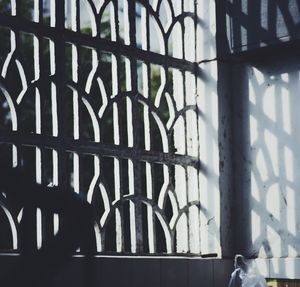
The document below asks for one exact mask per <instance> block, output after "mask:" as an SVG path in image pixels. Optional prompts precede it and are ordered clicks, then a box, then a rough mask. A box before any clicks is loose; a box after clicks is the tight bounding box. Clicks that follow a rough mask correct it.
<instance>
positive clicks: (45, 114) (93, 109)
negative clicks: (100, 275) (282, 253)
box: [0, 0, 201, 254]
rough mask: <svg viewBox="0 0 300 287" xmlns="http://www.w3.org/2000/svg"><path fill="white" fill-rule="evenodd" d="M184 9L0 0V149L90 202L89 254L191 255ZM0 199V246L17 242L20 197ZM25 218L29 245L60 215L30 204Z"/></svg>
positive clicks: (190, 18) (194, 160)
mask: <svg viewBox="0 0 300 287" xmlns="http://www.w3.org/2000/svg"><path fill="white" fill-rule="evenodd" d="M196 11H197V3H196V1H191V0H151V1H150V0H149V1H148V0H147V1H146V0H130V1H129V0H122V1H121V0H109V1H108V0H65V1H63V0H48V1H42V0H22V1H18V0H11V1H5V0H2V1H1V3H0V13H1V14H0V72H1V76H0V101H1V102H0V109H1V112H0V124H1V126H0V141H1V147H0V148H1V151H0V152H1V153H9V154H11V160H12V165H14V166H16V165H18V164H19V163H20V162H21V161H27V162H29V163H31V166H32V174H33V176H35V180H36V182H37V183H40V184H43V185H49V184H50V185H54V186H57V185H58V186H60V187H61V188H62V190H69V189H71V190H72V191H73V192H76V193H80V194H81V195H82V196H83V197H84V198H85V199H86V200H87V201H88V202H90V203H91V204H92V205H93V207H94V209H95V211H96V213H97V218H98V222H97V224H98V228H96V229H95V234H96V240H97V249H98V252H103V253H109V252H117V253H125V252H126V253H138V254H151V253H170V254H175V253H196V254H199V253H201V250H200V202H199V199H200V195H199V187H198V186H199V175H198V173H199V168H200V164H199V144H198V142H199V139H198V138H199V135H198V111H197V106H196V100H197V96H196V91H197V77H198V76H199V75H200V69H199V67H198V65H197V63H196V29H198V26H199V25H200V24H201V23H200V22H201V21H200V20H199V19H198V17H197V12H196ZM24 192H26V190H24ZM0 202H1V207H2V209H1V208H0V216H1V224H0V225H1V242H0V244H2V246H0V248H1V249H6V250H9V249H13V250H17V249H18V248H19V242H18V230H19V223H20V220H21V218H22V207H18V206H15V205H14V202H13V201H10V199H9V197H8V196H6V194H5V191H4V192H3V193H2V195H1V200H0ZM32 226H33V227H32V230H31V232H32V239H35V240H33V242H34V244H35V246H36V247H40V246H41V245H42V244H43V243H44V242H46V241H47V238H48V237H50V236H52V235H53V234H55V233H56V232H57V230H58V229H59V226H60V218H59V216H57V215H55V214H54V215H53V214H46V213H44V212H43V210H37V211H36V212H35V213H34V215H33V217H32ZM2 234H5V237H3V235H2Z"/></svg>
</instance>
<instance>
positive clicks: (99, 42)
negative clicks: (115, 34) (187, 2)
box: [0, 15, 203, 76]
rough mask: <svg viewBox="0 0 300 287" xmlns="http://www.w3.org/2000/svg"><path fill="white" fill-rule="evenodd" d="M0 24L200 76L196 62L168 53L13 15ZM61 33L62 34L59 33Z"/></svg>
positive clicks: (4, 17)
mask: <svg viewBox="0 0 300 287" xmlns="http://www.w3.org/2000/svg"><path fill="white" fill-rule="evenodd" d="M0 26H3V27H8V28H10V29H12V30H19V31H23V32H25V33H32V34H35V35H37V36H40V37H46V38H51V39H53V40H54V41H56V39H57V38H58V37H59V39H61V37H62V36H63V39H64V40H65V42H71V43H74V44H76V45H78V44H79V45H83V46H87V47H91V48H95V49H97V50H102V51H106V52H111V53H114V54H119V55H123V56H125V57H128V58H134V59H137V60H140V61H143V62H145V63H152V64H157V65H161V66H166V67H171V68H175V69H178V70H181V71H189V72H191V73H193V74H196V75H198V76H201V75H202V74H203V72H202V70H201V68H200V67H199V66H198V64H197V63H196V62H190V61H187V60H184V59H179V58H174V57H172V56H169V55H162V54H158V53H154V52H151V51H145V50H141V49H139V48H137V47H135V46H130V45H125V44H123V43H121V42H113V41H108V40H105V39H101V38H96V37H92V36H90V35H86V34H82V33H78V32H74V31H71V30H68V29H64V30H63V31H61V30H59V29H58V28H56V27H49V26H46V25H41V24H40V23H35V22H32V21H29V20H26V19H20V18H17V17H13V16H6V15H0ZM61 33H63V35H61Z"/></svg>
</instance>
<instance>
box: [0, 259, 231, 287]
mask: <svg viewBox="0 0 300 287" xmlns="http://www.w3.org/2000/svg"><path fill="white" fill-rule="evenodd" d="M18 261H19V257H18V256H15V255H14V256H13V255H0V278H1V277H2V275H4V274H5V273H7V272H9V270H13V269H14V268H16V266H17V264H18ZM28 264H30V262H29V263H28ZM232 270H233V264H232V261H231V260H227V259H202V258H201V259H200V258H186V257H174V258H172V257H108V256H96V257H93V258H92V259H91V260H88V259H87V258H84V257H82V256H74V257H72V258H70V260H69V261H68V262H67V263H65V264H63V265H62V266H60V267H59V268H55V271H51V272H48V273H47V274H48V275H47V277H45V278H43V280H45V282H47V284H48V285H47V286H51V287H65V286H72V287H93V286H95V287H96V286H97V287H99V286H103V287H120V286H123V287H127V286H128V287H141V286H143V287H177V286H178V287H201V286H203V287H224V286H227V284H228V282H229V278H230V274H231V272H232ZM41 284H43V282H41ZM41 286H43V285H41ZM1 287H2V285H1ZM3 287H6V286H3Z"/></svg>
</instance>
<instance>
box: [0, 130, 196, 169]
mask: <svg viewBox="0 0 300 287" xmlns="http://www.w3.org/2000/svg"><path fill="white" fill-rule="evenodd" d="M0 143H9V144H17V145H23V146H35V147H41V148H49V149H55V150H56V149H59V148H60V149H61V148H63V149H64V150H65V151H70V152H76V153H79V154H80V153H84V154H95V155H100V156H108V157H116V158H123V159H131V160H136V161H142V162H149V163H160V164H166V165H181V166H193V167H195V168H197V169H199V168H200V161H199V159H198V158H197V157H193V156H189V155H179V154H172V153H164V152H157V151H146V150H141V149H137V148H130V147H124V146H118V145H113V144H111V145H108V144H103V143H98V142H87V141H80V140H72V139H67V138H62V137H60V138H58V137H51V136H45V135H39V134H30V135H28V134H24V133H22V132H19V131H17V132H10V133H7V132H1V133H0Z"/></svg>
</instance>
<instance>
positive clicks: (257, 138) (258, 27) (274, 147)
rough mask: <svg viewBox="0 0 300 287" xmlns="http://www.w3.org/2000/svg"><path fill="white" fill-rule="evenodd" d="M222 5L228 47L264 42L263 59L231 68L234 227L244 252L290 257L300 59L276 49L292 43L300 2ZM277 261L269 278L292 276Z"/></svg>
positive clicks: (298, 161)
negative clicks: (229, 45) (227, 27)
mask: <svg viewBox="0 0 300 287" xmlns="http://www.w3.org/2000/svg"><path fill="white" fill-rule="evenodd" d="M227 8H228V10H227V13H228V14H227V15H228V16H229V18H230V41H231V48H232V49H233V51H234V52H244V51H250V50H251V49H253V48H260V47H265V46H267V47H268V50H267V51H268V52H267V53H268V54H269V55H266V54H264V56H265V55H266V57H264V59H263V61H262V57H261V54H260V51H259V49H256V50H255V52H254V53H253V54H252V56H253V57H254V58H253V59H255V60H256V61H255V64H254V65H253V66H250V65H249V66H246V65H245V66H243V65H241V66H243V68H242V69H243V70H242V71H243V74H240V75H239V73H238V72H237V69H239V71H241V70H240V69H241V66H239V68H237V69H235V70H236V72H235V74H234V75H236V76H237V77H234V83H233V93H234V112H235V116H234V117H235V118H234V120H235V123H234V129H235V130H234V133H235V148H234V160H235V168H236V170H237V172H236V178H235V179H234V181H235V182H234V183H235V188H236V190H237V194H236V196H237V197H236V198H237V202H238V205H239V206H238V207H237V211H238V212H240V214H239V215H240V219H238V220H237V222H238V223H237V224H238V227H237V232H238V233H240V234H242V237H241V238H242V240H244V243H241V244H240V247H239V248H240V249H241V250H242V251H243V252H244V253H247V255H248V256H254V257H256V256H258V257H263V258H264V257H266V258H276V257H289V258H290V257H292V258H295V257H297V256H299V253H300V241H299V228H298V227H299V225H300V219H299V218H300V216H299V215H300V214H299V210H298V208H297V207H298V206H299V203H300V195H299V192H298V190H299V188H300V176H299V174H298V170H299V167H300V155H299V152H298V149H299V144H300V136H299V135H300V134H299V129H300V125H299V123H300V114H299V112H298V111H299V106H300V95H299V90H300V89H299V88H300V61H299V59H297V58H294V56H292V55H291V54H290V55H289V51H290V50H284V49H286V48H285V47H283V49H282V50H280V51H281V52H282V51H285V52H286V54H285V55H282V54H280V55H279V53H278V50H276V47H277V45H276V44H279V43H283V42H289V47H295V46H294V44H293V43H295V42H292V41H293V40H295V39H297V38H299V35H300V33H299V31H300V29H299V23H300V1H298V0H293V1H292V0H291V1H276V0H269V1H264V0H262V1H261V0H255V1H253V0H251V1H247V0H244V1H243V0H242V1H241V0H239V1H236V0H231V1H228V6H227ZM295 45H296V44H295ZM245 56H246V57H247V53H245ZM268 56H271V57H268ZM255 57H256V58H255ZM275 58H276V59H275ZM241 79H242V80H243V81H241ZM276 262H277V261H271V265H270V272H271V273H272V274H274V277H276V274H277V275H278V274H288V276H291V277H294V276H295V273H296V272H297V271H296V268H295V266H294V265H293V264H291V265H288V264H286V263H282V264H281V263H278V262H279V261H278V262H277V263H276ZM282 262H283V261H282ZM266 268H267V266H266Z"/></svg>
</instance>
